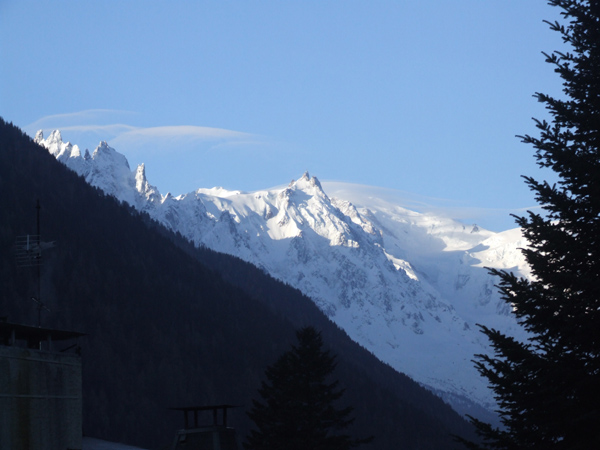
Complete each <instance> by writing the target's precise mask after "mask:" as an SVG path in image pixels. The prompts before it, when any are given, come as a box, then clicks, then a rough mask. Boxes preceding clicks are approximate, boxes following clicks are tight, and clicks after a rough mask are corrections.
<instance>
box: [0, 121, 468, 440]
mask: <svg viewBox="0 0 600 450" xmlns="http://www.w3.org/2000/svg"><path fill="white" fill-rule="evenodd" d="M0 192H1V193H2V197H1V198H2V199H1V200H0V202H1V204H0V211H1V213H0V280H2V282H1V283H0V316H7V317H8V320H9V321H11V322H22V323H27V324H36V322H37V309H36V306H35V305H34V304H32V302H31V300H30V298H31V297H32V296H37V295H38V292H37V289H38V282H37V275H36V272H35V271H34V270H31V269H28V268H20V267H17V265H16V263H15V260H14V251H13V250H14V249H13V247H14V242H15V239H16V238H17V236H22V235H27V234H35V233H36V209H35V205H36V202H37V201H38V200H39V202H40V205H41V211H40V213H41V214H40V217H41V221H40V232H41V235H42V239H43V240H45V241H56V245H55V247H53V248H51V249H48V250H46V251H45V252H44V253H43V265H42V268H41V280H40V287H41V299H42V301H43V302H44V304H45V305H46V306H47V308H48V309H49V311H43V312H42V316H41V317H42V325H43V326H46V327H52V328H62V329H70V330H77V331H80V332H83V333H86V335H87V336H86V337H84V338H81V340H80V342H79V345H80V346H81V347H82V356H83V365H84V366H83V383H84V387H83V389H84V392H83V398H84V418H83V419H84V421H83V423H84V429H83V432H84V434H85V435H87V436H93V437H98V438H102V439H107V440H112V441H118V442H124V443H129V444H133V445H138V446H142V447H146V448H161V447H164V446H165V445H168V443H169V442H170V441H171V439H172V437H173V435H174V431H175V429H177V428H181V426H182V421H181V418H180V417H179V415H178V414H177V413H176V412H173V411H169V410H168V408H169V407H173V406H190V405H203V404H223V403H230V404H236V405H241V406H242V407H241V408H238V409H237V410H235V411H234V412H232V413H231V417H230V423H231V424H232V425H233V426H235V427H236V429H237V430H238V433H239V435H240V437H242V436H244V435H245V434H246V433H247V432H248V430H249V429H250V427H251V425H252V424H251V422H250V421H249V419H248V418H247V416H246V415H245V410H247V409H249V408H250V406H251V399H252V398H255V397H256V396H257V388H258V387H259V386H260V382H261V380H262V379H263V375H264V369H265V368H266V367H267V366H268V365H270V364H272V363H273V362H274V361H275V360H276V359H277V357H278V356H279V355H280V354H281V353H283V352H284V351H286V350H288V348H289V346H290V345H291V344H292V343H293V342H294V336H295V329H297V328H299V327H301V326H307V325H312V326H314V327H316V328H317V329H319V330H321V331H322V334H323V338H324V341H325V344H326V346H327V347H328V348H330V349H331V350H332V352H333V353H335V354H337V355H338V362H339V364H338V367H337V369H336V374H335V376H336V377H337V378H338V379H339V380H340V383H341V385H342V386H343V387H344V388H345V389H346V393H345V395H344V398H343V401H344V402H345V403H346V404H348V405H352V406H353V407H354V408H355V410H354V413H353V415H354V417H355V418H356V420H355V423H354V424H353V426H352V429H351V430H350V432H351V433H353V434H355V435H357V436H365V435H373V436H375V441H374V442H373V443H372V444H370V445H367V446H364V447H363V448H365V449H367V448H373V449H375V448H377V449H392V448H394V449H396V448H405V449H411V448H420V449H429V448H431V449H434V448H435V449H443V448H452V447H453V443H452V438H451V437H450V434H460V435H466V436H469V437H470V433H471V428H470V425H468V424H467V423H466V422H465V421H464V420H463V419H461V418H460V417H459V416H458V415H457V414H456V413H455V412H454V411H453V410H452V409H451V408H450V407H449V406H447V405H446V404H444V403H443V402H442V401H441V400H439V399H438V398H437V397H436V396H434V395H433V394H431V393H430V392H428V391H426V390H424V389H422V388H420V387H419V386H418V385H417V384H416V383H414V382H413V381H411V380H410V379H409V378H407V377H405V376H404V375H402V374H399V373H397V372H395V371H394V370H392V369H391V368H390V367H388V366H386V365H384V364H382V363H381V362H380V361H378V360H377V359H376V358H375V357H373V356H372V355H371V354H370V353H369V352H367V351H365V350H364V349H363V348H361V347H360V346H358V345H357V344H356V343H354V342H352V341H351V340H350V339H349V338H348V337H347V336H346V334H345V333H344V332H343V331H341V330H340V329H339V328H337V327H336V326H335V325H334V324H333V323H332V322H331V321H329V319H327V318H326V317H325V316H324V315H323V314H322V313H321V312H320V311H319V310H318V308H317V307H316V306H315V305H314V304H313V303H312V302H311V301H310V300H309V299H308V298H306V297H304V296H303V295H302V294H301V293H300V292H298V291H296V290H294V289H292V288H290V287H289V286H287V285H284V284H282V283H281V282H278V281H275V280H274V279H272V278H271V277H269V276H268V275H266V274H265V273H264V272H262V271H261V270H259V269H258V268H256V267H254V266H252V265H250V264H248V263H244V262H242V261H241V260H239V259H236V258H233V257H231V256H227V255H223V254H218V253H215V252H212V251H209V250H206V249H196V248H194V246H193V245H191V244H190V243H188V242H187V241H186V240H185V239H183V238H182V237H181V236H178V235H175V234H173V233H171V232H169V231H167V230H166V229H164V228H163V227H161V226H159V225H158V224H156V223H155V222H153V221H152V220H151V219H150V218H149V216H147V215H145V214H143V213H139V212H137V211H135V210H134V209H133V208H131V207H129V206H126V205H124V204H122V203H119V202H118V201H117V200H115V199H114V198H112V197H108V196H106V195H105V194H103V193H102V192H101V191H99V190H98V189H95V188H92V187H90V186H89V185H88V184H87V183H86V182H85V181H84V180H83V179H82V178H80V177H78V176H77V175H76V174H75V173H73V172H71V171H69V170H68V169H66V168H65V167H64V166H63V165H61V164H60V163H58V162H57V161H56V160H55V158H54V157H52V156H51V155H49V154H48V152H47V151H46V150H44V149H42V148H40V147H39V146H38V145H36V144H35V143H34V142H33V141H32V140H31V139H30V138H29V137H27V136H26V135H25V134H24V133H22V132H21V131H20V130H19V129H18V128H16V127H14V126H13V125H11V124H8V123H6V122H4V121H0Z"/></svg>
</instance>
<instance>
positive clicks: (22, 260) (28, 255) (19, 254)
mask: <svg viewBox="0 0 600 450" xmlns="http://www.w3.org/2000/svg"><path fill="white" fill-rule="evenodd" d="M35 209H36V219H37V224H36V225H37V226H36V232H37V234H35V235H30V234H28V235H26V236H18V237H17V242H16V245H15V247H16V258H17V265H18V266H19V267H35V268H36V272H37V294H36V295H37V296H36V297H31V300H33V301H34V302H35V303H37V309H38V327H41V326H42V309H45V310H46V311H50V310H49V309H48V308H47V307H46V305H44V303H43V302H42V298H41V297H42V275H41V269H42V262H43V261H42V248H50V247H53V246H54V243H53V242H50V243H46V242H42V239H41V235H40V210H41V209H42V207H41V206H40V200H39V199H38V200H37V203H36V206H35Z"/></svg>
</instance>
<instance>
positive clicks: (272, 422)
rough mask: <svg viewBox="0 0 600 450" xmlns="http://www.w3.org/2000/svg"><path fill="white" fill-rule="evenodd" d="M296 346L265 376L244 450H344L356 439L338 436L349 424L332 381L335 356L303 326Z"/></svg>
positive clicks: (318, 336) (340, 391)
mask: <svg viewBox="0 0 600 450" xmlns="http://www.w3.org/2000/svg"><path fill="white" fill-rule="evenodd" d="M296 336H297V338H298V345H294V346H292V348H291V350H289V351H287V352H286V353H284V354H283V355H282V356H281V357H280V358H279V359H278V360H277V361H276V362H275V363H274V364H273V365H272V366H269V367H268V368H267V369H266V371H265V376H266V379H267V380H266V381H264V382H263V383H262V387H261V388H260V389H259V394H260V396H261V397H262V401H259V400H254V401H253V407H252V409H251V410H250V411H249V412H248V416H249V417H250V418H251V419H252V420H253V421H254V424H255V425H256V429H254V430H252V431H251V432H250V434H249V435H248V436H247V438H246V441H245V442H244V447H245V448H246V449H247V450H267V449H268V450H284V449H285V450H308V449H311V450H333V449H336V450H345V449H350V448H352V447H356V446H358V445H359V444H361V443H363V442H368V441H369V440H370V439H365V440H360V439H355V438H352V437H350V436H349V435H347V434H343V433H341V431H342V430H344V429H346V428H347V427H348V426H349V425H350V424H351V423H352V422H353V419H351V418H350V417H349V416H350V414H351V412H352V408H351V407H344V408H337V407H336V406H335V402H336V401H337V400H339V399H340V398H341V397H342V395H343V394H344V390H343V389H340V388H339V386H338V384H339V383H338V381H330V380H329V378H331V375H332V373H333V371H334V369H335V367H336V362H335V356H333V355H331V353H330V352H329V351H328V350H324V349H323V340H322V338H321V334H320V333H318V332H317V331H316V330H315V329H314V328H312V327H307V328H303V329H301V330H299V331H298V332H297V333H296Z"/></svg>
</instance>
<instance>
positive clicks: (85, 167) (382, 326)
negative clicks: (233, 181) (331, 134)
mask: <svg viewBox="0 0 600 450" xmlns="http://www.w3.org/2000/svg"><path fill="white" fill-rule="evenodd" d="M35 140H36V142H37V143H39V144H40V145H42V146H44V147H45V148H47V149H48V151H49V152H50V153H51V154H52V155H54V156H55V157H56V158H57V159H58V160H59V161H61V162H62V163H64V164H65V165H67V166H68V167H70V168H71V169H72V170H74V171H75V172H77V173H79V174H80V175H82V176H84V177H85V179H86V180H87V181H88V182H89V183H90V184H92V185H94V186H97V187H99V188H101V189H103V190H104V191H105V192H106V193H108V194H110V195H112V196H114V197H116V198H117V199H119V200H121V201H124V202H127V203H129V204H131V205H132V206H134V207H135V208H137V209H139V210H143V211H146V212H148V213H149V214H150V215H151V216H152V217H153V218H154V219H156V220H157V221H159V222H160V223H162V224H164V225H165V226H166V227H168V228H170V229H172V230H174V231H177V232H179V233H181V234H182V235H183V236H185V237H187V238H188V239H190V240H191V241H193V242H194V243H195V244H196V245H203V246H206V247H208V248H211V249H213V250H216V251H220V252H224V253H228V254H231V255H235V256H237V257H240V258H242V259H244V260H246V261H248V262H251V263H253V264H255V265H257V266H259V267H261V268H262V269H263V270H266V271H267V272H268V273H270V274H271V275H272V276H274V277H275V278H278V279H280V280H282V281H284V282H286V283H288V284H290V285H292V286H294V287H296V288H298V289H300V290H301V291H303V292H304V293H305V294H306V295H308V296H309V297H310V298H312V299H313V301H314V302H315V303H316V304H317V305H318V306H319V308H320V309H321V310H322V311H323V312H324V313H325V314H326V315H327V316H329V317H330V318H331V320H333V321H334V322H336V323H337V324H338V325H339V326H340V327H342V328H343V329H344V330H345V331H346V332H347V333H348V334H349V335H350V336H351V338H352V339H354V340H355V341H356V342H358V343H359V344H361V345H362V346H364V347H365V348H367V349H368V350H370V351H371V352H372V353H374V354H375V355H376V356H378V357H379V358H380V359H381V360H383V361H384V362H386V363H388V364H389V365H391V366H392V367H394V368H395V369H397V370H398V371H400V372H404V373H406V374H407V375H409V376H410V377H412V378H413V379H415V380H416V381H418V382H420V383H421V384H423V385H425V386H427V387H429V388H431V389H432V390H433V391H434V392H436V393H438V394H440V395H441V396H442V397H444V398H446V399H448V401H449V402H450V403H451V404H453V405H454V406H455V407H456V408H457V409H458V410H459V411H461V412H463V411H464V409H461V405H462V406H464V405H465V403H464V402H466V403H467V404H468V403H469V402H473V403H475V404H476V405H479V406H481V407H483V408H485V409H487V410H493V409H494V407H495V405H494V401H493V398H492V393H491V392H490V391H489V390H488V388H487V386H486V382H485V380H484V379H483V378H481V377H480V376H479V375H478V373H477V372H476V370H475V369H474V367H473V363H472V362H471V360H472V359H473V356H474V355H475V354H478V353H489V351H490V350H489V348H488V347H487V342H486V340H485V338H484V336H483V335H482V334H481V333H479V331H478V328H477V326H476V324H477V323H484V324H486V325H488V326H491V327H494V328H497V329H501V330H503V331H506V332H509V333H513V334H515V335H517V336H519V333H520V332H521V331H520V328H519V327H517V326H516V323H515V321H514V318H513V317H512V315H510V314H509V311H508V310H507V309H506V308H505V306H504V303H503V302H502V301H501V300H500V298H499V294H498V292H497V291H496V289H495V288H494V282H495V280H494V279H493V278H492V277H491V276H490V275H489V274H488V273H487V270H486V269H485V268H484V267H496V268H506V269H510V270H513V271H516V272H517V273H518V274H520V275H523V276H529V274H528V272H527V268H526V264H525V261H524V259H523V257H522V255H521V253H520V252H519V250H518V248H520V247H523V246H525V245H526V243H525V242H524V241H523V239H522V238H521V234H520V232H519V230H518V229H516V230H510V231H507V232H504V233H494V232H490V231H487V230H483V229H480V228H479V227H476V226H465V225H463V224H461V223H458V222H456V221H453V220H450V219H445V218H441V217H437V216H433V215H427V214H420V213H417V212H414V211H410V210H407V209H404V208H402V207H400V206H398V205H397V204H394V203H393V202H390V201H385V200H382V199H380V198H376V197H370V199H369V200H368V201H364V200H362V199H363V198H365V196H364V195H363V196H361V197H358V196H357V197H356V198H353V195H352V193H353V192H356V187H353V186H352V185H346V189H343V190H340V191H338V192H336V193H335V195H332V196H331V197H330V196H329V195H328V194H327V192H326V191H325V190H324V188H323V185H322V184H321V183H320V182H319V180H318V179H317V178H316V177H314V176H312V177H311V176H310V175H309V174H308V173H304V174H303V175H302V176H301V177H300V178H299V179H298V180H292V181H291V182H290V183H289V185H288V186H285V187H281V188H273V189H267V190H263V191H256V192H241V191H228V190H225V189H222V188H212V189H198V190H196V191H194V192H190V193H187V194H185V195H181V196H178V197H173V196H172V195H170V194H167V195H164V196H163V195H161V194H160V193H159V191H158V189H157V188H156V187H154V186H152V185H150V183H149V182H148V180H147V179H146V175H145V170H144V169H145V168H144V166H143V165H140V166H138V167H137V168H136V169H135V170H133V171H132V170H131V169H130V167H129V164H128V163H127V160H126V159H125V157H124V156H123V155H121V154H119V153H118V152H117V151H116V150H114V149H113V148H111V147H109V146H108V145H107V144H106V143H105V142H103V143H101V144H100V145H99V146H98V148H96V150H95V151H94V152H93V154H92V155H90V154H89V152H87V151H86V152H84V154H83V155H82V154H81V152H80V151H79V148H78V147H77V146H76V145H71V144H70V143H63V142H62V137H61V135H60V132H58V131H54V132H53V133H52V134H51V135H50V136H49V137H48V138H47V139H44V137H43V135H42V134H41V133H38V134H37V135H36V138H35ZM324 185H325V186H326V187H327V184H326V183H324ZM470 412H471V413H473V412H474V411H472V410H470Z"/></svg>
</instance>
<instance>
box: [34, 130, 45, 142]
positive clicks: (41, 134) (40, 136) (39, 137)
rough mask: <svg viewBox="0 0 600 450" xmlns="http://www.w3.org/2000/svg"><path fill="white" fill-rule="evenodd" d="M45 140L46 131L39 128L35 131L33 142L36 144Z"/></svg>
mask: <svg viewBox="0 0 600 450" xmlns="http://www.w3.org/2000/svg"><path fill="white" fill-rule="evenodd" d="M43 140H44V132H43V131H42V130H38V131H37V133H35V138H34V139H33V142H35V143H36V144H39V143H40V142H42V141H43Z"/></svg>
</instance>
